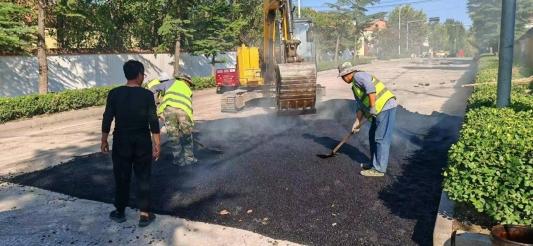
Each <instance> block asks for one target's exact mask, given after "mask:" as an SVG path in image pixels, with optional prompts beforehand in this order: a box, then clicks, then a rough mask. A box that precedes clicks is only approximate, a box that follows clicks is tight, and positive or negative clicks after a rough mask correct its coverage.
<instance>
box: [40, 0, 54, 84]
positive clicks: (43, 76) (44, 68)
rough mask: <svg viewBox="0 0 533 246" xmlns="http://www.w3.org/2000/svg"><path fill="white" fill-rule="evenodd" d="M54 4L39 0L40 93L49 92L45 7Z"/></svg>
mask: <svg viewBox="0 0 533 246" xmlns="http://www.w3.org/2000/svg"><path fill="white" fill-rule="evenodd" d="M50 4H52V1H49V0H37V16H38V17H37V23H38V24H37V29H38V32H37V61H38V63H39V94H46V93H48V60H47V58H46V43H45V27H44V23H45V21H46V15H45V9H46V8H47V7H48V6H49V5H50Z"/></svg>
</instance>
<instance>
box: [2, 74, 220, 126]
mask: <svg viewBox="0 0 533 246" xmlns="http://www.w3.org/2000/svg"><path fill="white" fill-rule="evenodd" d="M193 82H194V86H193V88H192V89H193V90H198V89H204V88H210V87H215V79H214V78H213V77H194V78H193ZM112 88H113V87H94V88H89V89H78V90H66V91H62V92H57V93H48V94H46V95H28V96H19V97H4V98H0V123H5V122H7V121H11V120H16V119H21V118H28V117H33V116H37V115H42V114H50V113H58V112H64V111H69V110H75V109H82V108H87V107H92V106H102V105H105V103H106V98H107V93H109V91H110V90H111V89H112Z"/></svg>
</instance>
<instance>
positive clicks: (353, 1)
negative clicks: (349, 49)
mask: <svg viewBox="0 0 533 246" xmlns="http://www.w3.org/2000/svg"><path fill="white" fill-rule="evenodd" d="M378 2H379V0H337V3H336V4H329V6H330V7H332V8H335V9H336V10H337V11H339V12H341V13H342V14H343V15H344V16H345V17H347V18H349V19H350V20H351V24H352V25H353V28H351V30H352V36H353V38H354V42H353V45H354V46H353V50H354V54H353V58H354V62H355V60H356V57H357V50H358V46H359V45H360V44H359V40H360V38H361V37H363V38H364V32H365V30H366V29H367V28H368V27H370V26H372V25H373V24H374V21H375V20H378V19H381V18H383V17H384V16H385V13H384V12H380V13H376V14H373V15H366V12H367V11H368V10H367V9H366V8H365V7H367V6H368V5H374V4H376V3H378Z"/></svg>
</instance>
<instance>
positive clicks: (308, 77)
mask: <svg viewBox="0 0 533 246" xmlns="http://www.w3.org/2000/svg"><path fill="white" fill-rule="evenodd" d="M293 10H294V9H293V5H292V1H291V0H264V4H263V15H264V26H263V32H264V33H263V49H262V52H260V53H261V55H258V53H259V52H257V50H258V48H256V47H244V46H243V47H241V48H239V49H238V50H237V71H235V73H237V74H238V75H239V80H240V87H241V88H247V89H248V90H247V91H246V90H236V91H233V92H230V93H225V94H224V96H223V97H222V111H225V112H231V111H236V110H235V109H239V108H242V107H244V105H245V103H246V101H248V100H251V99H254V98H257V97H265V96H266V97H269V96H270V97H272V96H273V97H275V101H276V108H277V110H278V113H285V112H287V113H315V112H316V109H315V103H316V97H317V83H316V78H317V73H316V61H315V47H314V43H313V38H312V29H311V27H312V23H311V21H309V20H305V19H295V18H294V17H293ZM259 60H260V61H261V63H259ZM254 64H255V65H254ZM258 64H259V65H258ZM257 66H259V67H257ZM259 71H260V74H261V77H260V78H258V74H259ZM251 82H253V83H251ZM252 85H253V86H255V88H258V87H262V88H263V90H262V93H260V95H261V96H250V94H251V92H250V86H252ZM255 95H259V94H258V93H256V94H255Z"/></svg>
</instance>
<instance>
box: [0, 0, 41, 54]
mask: <svg viewBox="0 0 533 246" xmlns="http://www.w3.org/2000/svg"><path fill="white" fill-rule="evenodd" d="M30 11H31V10H30V9H29V8H27V7H24V6H20V5H17V4H13V3H8V2H0V49H1V50H3V51H7V52H14V53H17V52H22V53H28V52H29V51H30V49H31V44H32V43H33V41H34V38H35V36H34V35H35V31H36V30H35V28H34V27H33V26H31V25H30V23H28V21H27V20H25V16H28V15H29V14H30Z"/></svg>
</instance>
